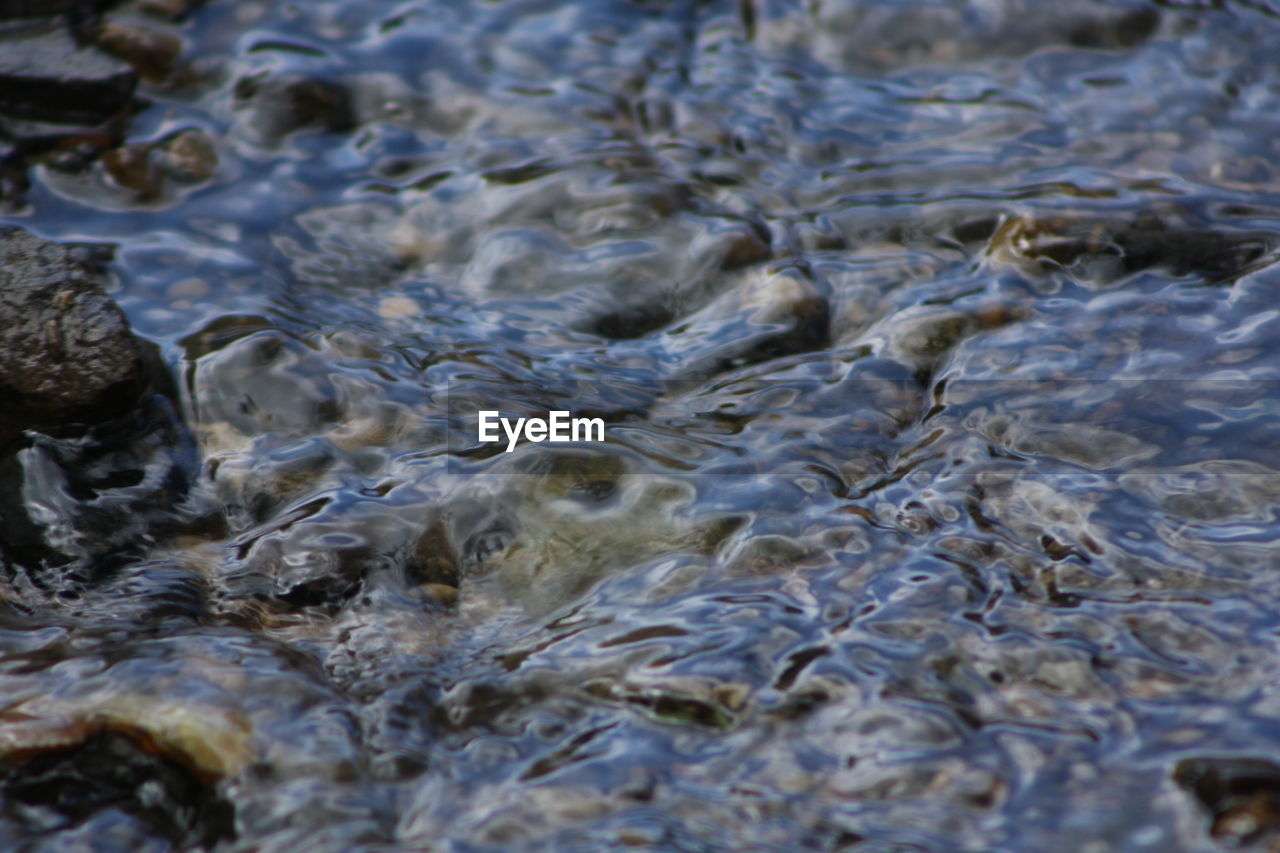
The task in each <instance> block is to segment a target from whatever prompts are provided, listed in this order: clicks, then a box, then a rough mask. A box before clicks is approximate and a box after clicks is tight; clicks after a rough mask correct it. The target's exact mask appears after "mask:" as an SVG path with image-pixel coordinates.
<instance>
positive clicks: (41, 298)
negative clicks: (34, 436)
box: [0, 229, 148, 426]
mask: <svg viewBox="0 0 1280 853" xmlns="http://www.w3.org/2000/svg"><path fill="white" fill-rule="evenodd" d="M144 357H145V351H144V348H143V347H142V346H141V345H140V344H139V342H138V341H137V340H136V339H135V338H134V337H133V334H132V332H131V331H130V329H129V323H128V321H127V320H126V319H125V316H124V314H123V313H122V312H121V311H120V309H119V308H118V307H117V306H116V304H115V303H114V302H112V301H111V299H110V297H108V296H107V294H106V292H105V290H104V289H103V277H102V273H101V272H100V271H99V269H98V267H97V266H96V265H95V264H94V263H93V262H92V260H91V259H89V257H88V256H87V253H86V252H84V251H81V250H76V249H72V248H69V247H67V246H62V245H59V244H56V243H49V242H46V241H44V240H41V239H39V238H37V237H34V236H32V235H30V234H27V233H25V232H23V231H20V230H17V229H10V230H7V231H4V232H0V397H2V398H3V399H5V400H7V401H8V403H7V406H6V409H7V412H6V416H5V417H4V418H3V419H0V423H3V422H4V421H8V422H9V423H10V424H14V423H18V424H22V425H59V426H61V425H64V424H65V423H67V422H70V421H74V420H88V421H95V420H105V419H107V418H110V417H112V416H115V415H118V414H120V413H121V412H123V411H127V410H128V408H129V407H131V406H132V405H133V404H134V403H135V402H136V401H137V400H138V398H139V396H140V394H141V392H142V391H143V390H144V389H145V387H146V385H147V381H148V375H147V371H146V370H145V358H144Z"/></svg>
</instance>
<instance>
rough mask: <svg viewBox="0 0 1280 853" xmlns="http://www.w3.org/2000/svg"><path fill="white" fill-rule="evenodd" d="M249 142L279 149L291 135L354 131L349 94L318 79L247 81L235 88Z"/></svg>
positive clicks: (334, 83) (338, 85)
mask: <svg viewBox="0 0 1280 853" xmlns="http://www.w3.org/2000/svg"><path fill="white" fill-rule="evenodd" d="M236 98H237V100H238V101H239V102H240V104H241V105H242V109H244V110H245V117H244V128H245V133H246V135H247V136H248V138H249V139H250V141H251V142H253V143H255V144H258V145H265V146H273V145H278V144H279V143H280V141H281V140H283V139H284V138H285V137H286V136H288V135H289V134H291V133H296V132H298V131H302V130H319V131H324V132H327V133H346V132H347V131H350V130H352V129H354V128H355V126H356V115H355V111H354V108H353V106H352V98H351V93H350V91H349V90H348V89H347V87H346V86H345V85H343V84H342V83H340V82H337V81H334V80H326V79H322V78H317V77H302V76H297V75H285V76H280V77H272V76H266V77H261V76H259V77H246V78H244V79H242V80H240V81H239V82H238V83H237V84H236Z"/></svg>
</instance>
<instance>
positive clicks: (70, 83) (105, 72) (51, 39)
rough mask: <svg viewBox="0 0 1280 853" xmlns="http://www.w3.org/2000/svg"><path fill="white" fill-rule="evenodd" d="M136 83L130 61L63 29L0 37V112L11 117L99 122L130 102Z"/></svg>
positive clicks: (25, 31)
mask: <svg viewBox="0 0 1280 853" xmlns="http://www.w3.org/2000/svg"><path fill="white" fill-rule="evenodd" d="M136 84H137V75H136V74H135V73H134V72H133V70H132V69H130V68H129V66H128V65H125V64H124V63H123V62H120V61H119V60H117V59H113V58H112V57H110V56H107V55H106V54H104V53H101V52H99V51H97V50H93V49H91V48H82V47H80V46H79V45H77V44H76V42H75V39H73V38H72V37H71V35H69V34H68V33H67V32H65V31H63V30H62V29H60V28H55V27H41V28H39V29H36V30H30V29H28V30H24V31H22V32H21V34H20V35H19V36H18V37H10V38H6V39H4V40H3V41H0V114H3V115H5V116H7V117H10V118H16V119H26V120H32V121H44V122H55V123H65V124H90V125H94V124H100V123H102V122H104V121H106V120H108V119H110V118H111V117H112V116H114V115H116V114H117V113H118V112H120V110H121V109H122V108H123V107H125V106H126V105H127V104H128V103H129V100H130V98H131V97H132V96H133V90H134V87H135V85H136Z"/></svg>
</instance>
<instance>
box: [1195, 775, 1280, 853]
mask: <svg viewBox="0 0 1280 853" xmlns="http://www.w3.org/2000/svg"><path fill="white" fill-rule="evenodd" d="M1173 779H1174V781H1175V782H1177V783H1178V784H1179V785H1180V786H1181V787H1182V788H1184V789H1186V790H1187V791H1189V792H1190V793H1192V794H1194V795H1195V797H1196V799H1197V800H1199V802H1200V804H1201V805H1202V806H1203V807H1204V808H1205V809H1207V810H1208V811H1209V814H1210V815H1211V823H1210V826H1209V835H1211V836H1212V837H1213V838H1215V839H1217V840H1218V841H1220V842H1222V843H1225V844H1228V845H1230V846H1232V847H1237V846H1241V845H1249V846H1253V845H1257V844H1261V843H1262V842H1264V841H1268V840H1270V841H1271V844H1270V845H1269V846H1274V844H1275V841H1274V839H1275V837H1276V835H1277V834H1278V833H1280V767H1278V766H1276V765H1275V764H1273V763H1271V762H1270V761H1265V760H1262V759H1257V758H1187V759H1184V760H1182V761H1179V762H1178V765H1177V767H1176V768H1174V771H1173Z"/></svg>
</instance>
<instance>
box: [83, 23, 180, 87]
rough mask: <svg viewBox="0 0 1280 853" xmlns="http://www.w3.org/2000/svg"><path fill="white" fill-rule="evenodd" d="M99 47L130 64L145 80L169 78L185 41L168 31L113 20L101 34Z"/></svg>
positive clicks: (104, 27) (154, 81) (155, 80)
mask: <svg viewBox="0 0 1280 853" xmlns="http://www.w3.org/2000/svg"><path fill="white" fill-rule="evenodd" d="M98 47H100V48H101V49H102V50H103V51H105V52H106V53H109V54H110V55H112V56H114V57H115V58H116V59H119V60H122V61H123V62H127V63H129V65H130V66H132V67H133V69H134V70H135V71H137V72H138V74H139V75H141V77H142V79H144V80H147V81H149V82H152V83H158V82H162V81H164V80H165V79H167V78H168V77H169V76H170V75H171V74H172V73H173V71H174V68H176V67H177V64H178V56H179V54H181V52H182V40H181V39H179V38H178V37H177V36H176V35H174V34H173V33H171V32H167V31H165V30H160V29H155V28H152V27H144V26H138V25H135V24H126V23H119V22H115V21H109V22H108V23H106V24H104V25H103V26H102V28H101V29H100V30H99V31H98Z"/></svg>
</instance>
